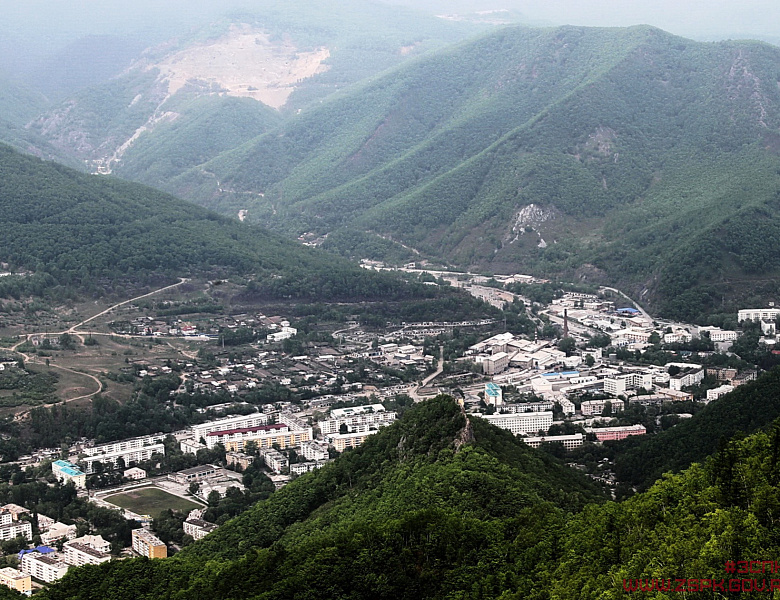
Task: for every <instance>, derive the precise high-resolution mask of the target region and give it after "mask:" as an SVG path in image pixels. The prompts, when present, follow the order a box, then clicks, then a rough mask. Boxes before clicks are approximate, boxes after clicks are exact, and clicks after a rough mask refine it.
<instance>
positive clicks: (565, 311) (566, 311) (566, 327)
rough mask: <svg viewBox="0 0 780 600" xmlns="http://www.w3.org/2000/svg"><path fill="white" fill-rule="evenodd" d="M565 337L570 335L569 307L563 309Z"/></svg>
mask: <svg viewBox="0 0 780 600" xmlns="http://www.w3.org/2000/svg"><path fill="white" fill-rule="evenodd" d="M563 337H564V338H567V337H569V309H568V308H564V309H563Z"/></svg>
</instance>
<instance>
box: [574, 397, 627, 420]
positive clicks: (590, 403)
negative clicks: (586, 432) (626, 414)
mask: <svg viewBox="0 0 780 600" xmlns="http://www.w3.org/2000/svg"><path fill="white" fill-rule="evenodd" d="M608 405H609V407H610V414H614V413H616V412H620V411H621V410H623V406H624V405H623V401H622V400H585V401H584V402H582V403H581V404H580V411H581V412H582V416H583V417H592V416H598V415H602V414H604V409H605V408H606V407H607V406H608Z"/></svg>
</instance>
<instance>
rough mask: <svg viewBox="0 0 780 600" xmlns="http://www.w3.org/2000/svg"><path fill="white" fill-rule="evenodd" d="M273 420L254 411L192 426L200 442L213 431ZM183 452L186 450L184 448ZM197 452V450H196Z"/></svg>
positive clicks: (259, 424) (252, 425) (257, 424)
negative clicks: (249, 413)
mask: <svg viewBox="0 0 780 600" xmlns="http://www.w3.org/2000/svg"><path fill="white" fill-rule="evenodd" d="M270 422H271V416H270V415H266V414H263V413H252V414H251V415H238V416H236V417H228V418H226V419H217V420H216V421H209V422H208V423H201V424H200V425H193V426H192V427H190V429H191V430H192V433H193V435H194V437H195V442H200V440H201V439H203V440H205V439H206V435H208V434H209V433H211V432H212V431H226V430H228V429H246V428H248V427H260V426H262V425H268V424H269V423H270ZM182 451H183V452H186V450H184V448H182ZM196 452H197V450H196Z"/></svg>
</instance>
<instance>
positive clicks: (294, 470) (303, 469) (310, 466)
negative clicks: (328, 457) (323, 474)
mask: <svg viewBox="0 0 780 600" xmlns="http://www.w3.org/2000/svg"><path fill="white" fill-rule="evenodd" d="M326 462H327V461H316V462H314V461H312V462H303V463H295V464H294V465H290V475H303V474H304V473H308V472H309V471H314V470H315V469H319V468H320V467H322V465H324V464H325V463H326Z"/></svg>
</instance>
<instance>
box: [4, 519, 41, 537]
mask: <svg viewBox="0 0 780 600" xmlns="http://www.w3.org/2000/svg"><path fill="white" fill-rule="evenodd" d="M17 537H23V538H24V539H26V540H28V541H29V540H31V539H32V537H33V536H32V525H31V524H30V522H29V521H15V522H13V523H8V524H6V525H0V541H3V542H5V541H7V540H12V539H14V538H17Z"/></svg>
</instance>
